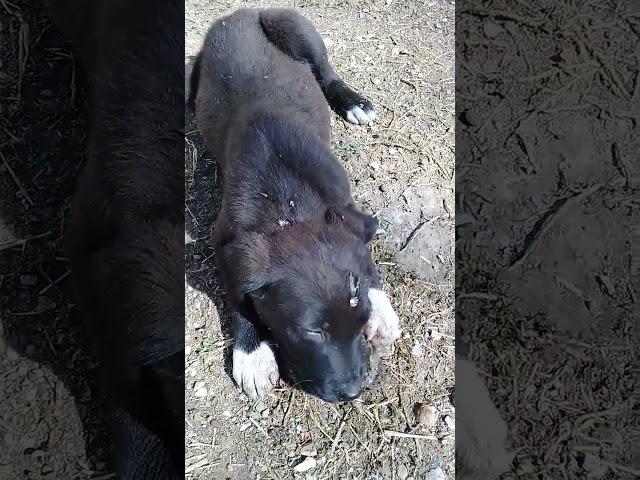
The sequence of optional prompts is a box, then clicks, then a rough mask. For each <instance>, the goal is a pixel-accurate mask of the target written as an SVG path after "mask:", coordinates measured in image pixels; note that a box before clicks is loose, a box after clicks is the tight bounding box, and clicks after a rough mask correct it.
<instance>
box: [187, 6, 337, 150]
mask: <svg viewBox="0 0 640 480" xmlns="http://www.w3.org/2000/svg"><path fill="white" fill-rule="evenodd" d="M263 22H264V20H263V19H261V16H260V10H256V9H242V10H238V11H236V12H234V13H233V14H231V15H229V16H227V17H224V18H222V19H220V20H218V21H216V22H215V23H214V24H213V26H212V27H211V28H210V30H209V32H208V34H207V37H206V40H205V42H204V48H203V49H202V51H201V53H200V57H199V59H198V60H197V62H198V71H195V72H194V74H195V75H196V78H197V85H196V88H195V89H194V92H193V93H192V95H193V96H194V97H195V102H196V112H198V118H197V120H198V126H199V129H200V131H202V132H203V135H204V137H205V141H206V142H207V145H209V146H210V148H213V149H214V152H213V153H214V154H215V155H216V158H217V160H218V161H220V162H224V160H225V155H224V146H225V144H226V143H227V141H228V139H229V137H230V136H234V135H238V134H239V133H240V132H238V131H237V130H238V129H241V128H243V127H244V126H246V125H247V123H248V121H249V120H250V119H251V118H252V117H253V116H255V115H256V114H258V113H260V112H278V115H279V116H280V117H281V118H282V117H286V118H288V119H289V120H290V121H291V122H292V123H299V124H302V125H305V126H307V127H309V128H310V129H311V130H312V131H313V132H314V133H315V134H317V135H318V136H319V137H320V138H322V139H323V140H325V141H327V142H328V141H329V137H330V130H329V115H330V110H329V107H328V105H327V102H326V100H325V98H324V95H323V93H322V90H321V89H320V86H319V85H318V82H317V81H316V79H315V77H314V74H313V72H312V70H311V67H310V66H309V65H308V64H307V63H303V62H300V61H296V60H294V59H293V58H291V57H290V56H289V55H287V54H286V52H284V51H282V50H281V49H279V48H278V47H277V46H276V45H275V44H274V43H272V41H270V40H269V38H267V35H266V33H265V30H264V28H265V26H264V24H263Z"/></svg>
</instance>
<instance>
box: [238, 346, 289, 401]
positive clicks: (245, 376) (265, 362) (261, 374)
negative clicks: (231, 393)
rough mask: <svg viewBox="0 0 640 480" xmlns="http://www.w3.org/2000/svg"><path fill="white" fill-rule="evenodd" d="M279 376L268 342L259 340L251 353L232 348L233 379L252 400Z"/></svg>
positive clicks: (267, 390) (264, 391)
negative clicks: (258, 343)
mask: <svg viewBox="0 0 640 480" xmlns="http://www.w3.org/2000/svg"><path fill="white" fill-rule="evenodd" d="M279 378H280V373H279V371H278V364H277V362H276V358H275V356H274V355H273V351H272V350H271V347H270V346H269V344H268V343H266V342H261V343H260V345H258V348H256V349H255V350H254V351H253V352H251V353H247V352H244V351H242V350H240V349H238V348H234V349H233V379H234V380H235V381H236V383H237V384H238V386H239V387H240V388H241V389H242V391H244V393H246V394H247V395H248V396H249V398H251V399H252V400H257V399H258V398H260V397H262V396H263V395H264V394H265V393H267V392H269V391H270V390H271V389H272V388H273V387H274V386H275V385H276V383H277V382H278V380H279Z"/></svg>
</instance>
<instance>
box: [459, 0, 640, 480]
mask: <svg viewBox="0 0 640 480" xmlns="http://www.w3.org/2000/svg"><path fill="white" fill-rule="evenodd" d="M467 4H468V5H467V6H466V7H465V8H466V10H465V11H463V12H461V15H460V17H459V20H458V23H457V25H456V27H457V29H458V31H459V32H460V38H463V39H465V41H464V43H461V44H460V45H459V51H458V53H459V57H458V58H459V66H460V68H459V71H458V78H459V79H460V85H461V90H460V91H459V95H460V98H461V99H462V102H460V103H459V107H460V111H459V112H458V118H459V119H460V121H461V124H462V125H464V126H462V125H461V126H460V128H459V130H458V134H459V135H460V137H461V140H462V141H461V142H459V145H460V148H459V149H458V151H457V152H456V155H457V156H458V159H459V162H460V163H459V165H460V168H459V170H458V171H457V176H458V180H457V181H458V182H461V185H462V186H463V188H461V189H460V190H463V191H465V192H471V193H470V194H469V195H467V196H466V197H465V198H460V204H459V205H458V206H459V208H460V209H461V210H462V212H463V213H462V214H460V213H459V215H458V222H459V224H460V227H459V229H460V231H459V234H460V235H459V237H460V238H461V239H465V240H464V241H460V242H459V244H458V245H457V247H458V248H457V254H458V255H460V259H461V260H462V261H461V264H463V265H466V266H467V267H468V268H467V269H465V270H462V271H458V272H457V280H458V281H459V286H460V292H461V293H462V295H461V296H460V297H459V299H460V302H459V305H458V307H457V308H458V312H459V313H460V316H461V319H462V321H463V323H464V324H465V325H464V326H465V327H466V328H467V331H468V333H469V337H470V339H471V346H472V349H471V357H472V358H473V359H474V360H476V361H477V363H478V365H479V366H480V367H481V368H483V369H484V370H485V377H486V382H487V383H488V385H489V387H490V390H491V392H492V396H493V398H494V401H495V402H496V404H497V406H498V408H499V409H500V410H501V412H502V414H503V416H504V418H505V420H506V422H507V425H508V429H509V433H510V437H511V443H512V445H513V448H514V450H515V453H516V456H515V461H514V463H513V466H512V471H511V472H509V473H506V474H505V475H504V476H503V477H502V478H525V479H529V478H531V479H533V478H535V479H543V478H544V479H557V478H595V479H613V478H625V479H630V478H638V477H639V476H640V458H639V457H638V451H637V449H635V448H630V446H632V445H638V438H639V437H638V432H639V431H640V430H639V426H638V416H637V399H636V400H634V394H633V391H634V385H633V382H632V381H630V380H629V377H630V376H631V375H632V374H633V373H632V372H634V366H633V365H634V362H636V360H637V349H638V333H637V313H635V312H634V311H633V305H634V303H635V302H636V297H635V296H634V289H635V291H636V292H637V286H638V285H637V278H638V263H637V261H636V260H633V252H634V250H633V248H634V247H633V245H634V242H635V244H636V245H637V237H638V227H637V225H638V224H639V223H638V222H639V220H640V217H639V212H638V203H637V199H638V193H639V192H638V186H639V182H638V178H639V177H638V174H639V173H640V170H639V166H640V163H638V162H637V161H636V160H637V157H638V152H639V150H640V143H639V141H638V139H639V138H640V135H639V133H640V132H639V130H638V123H637V122H638V113H639V112H638V105H639V103H638V100H639V99H640V96H639V95H640V87H639V86H638V72H639V68H638V62H637V57H636V61H635V63H634V62H628V61H626V58H628V55H629V54H630V53H631V52H633V51H636V52H637V45H638V40H639V35H640V20H639V18H640V17H639V10H638V4H637V2H634V1H624V0H623V1H604V2H579V3H575V4H574V3H572V2H567V3H562V2H560V3H559V2H554V1H543V2H536V3H527V4H525V3H524V2H517V5H516V4H515V3H514V2H495V3H494V4H493V5H492V12H489V11H486V10H485V8H486V7H485V5H484V4H483V2H480V1H478V2H467ZM501 4H502V6H503V7H505V9H504V12H503V13H501V14H495V13H493V12H496V11H497V10H499V9H500V6H501ZM523 52H526V54H525V53H523ZM467 147H469V148H467ZM478 184H482V187H481V188H480V189H477V188H476V187H475V186H476V185H478ZM474 189H475V190H476V191H481V192H482V195H480V194H478V195H476V194H474ZM541 192H542V194H541ZM505 204H508V205H509V207H508V209H502V208H501V207H502V206H503V205H505ZM514 212H515V215H514ZM487 219H490V223H489V225H487V223H486V220H487ZM465 229H470V230H469V231H470V232H473V234H471V233H469V234H467V233H466V231H465ZM598 239H600V240H599V241H598ZM467 242H472V243H473V245H474V246H473V248H471V249H468V248H467V246H468V243H467ZM479 250H483V251H485V252H486V255H484V256H483V257H482V258H474V257H472V256H471V255H472V253H471V252H478V251H479ZM636 258H637V255H636ZM594 266H595V272H594ZM634 276H635V278H636V283H635V284H634V283H633V281H634V280H633V279H634ZM487 279H491V281H490V282H487ZM514 285H515V286H516V287H515V288H514V287H513V286H514ZM478 320H482V321H478ZM634 402H635V407H634ZM634 408H635V409H636V411H635V418H634Z"/></svg>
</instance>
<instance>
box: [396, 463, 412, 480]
mask: <svg viewBox="0 0 640 480" xmlns="http://www.w3.org/2000/svg"><path fill="white" fill-rule="evenodd" d="M408 476H409V469H408V468H407V467H406V466H404V465H400V466H399V467H398V478H399V479H400V480H407V477H408Z"/></svg>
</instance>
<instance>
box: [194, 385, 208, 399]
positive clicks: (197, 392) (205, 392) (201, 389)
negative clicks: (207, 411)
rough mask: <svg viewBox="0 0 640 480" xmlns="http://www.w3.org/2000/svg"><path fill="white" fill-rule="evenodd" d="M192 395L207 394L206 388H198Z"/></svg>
mask: <svg viewBox="0 0 640 480" xmlns="http://www.w3.org/2000/svg"><path fill="white" fill-rule="evenodd" d="M194 395H195V396H196V397H198V398H202V397H206V396H207V389H206V388H205V387H202V388H199V389H197V390H196V391H195V393H194Z"/></svg>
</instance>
